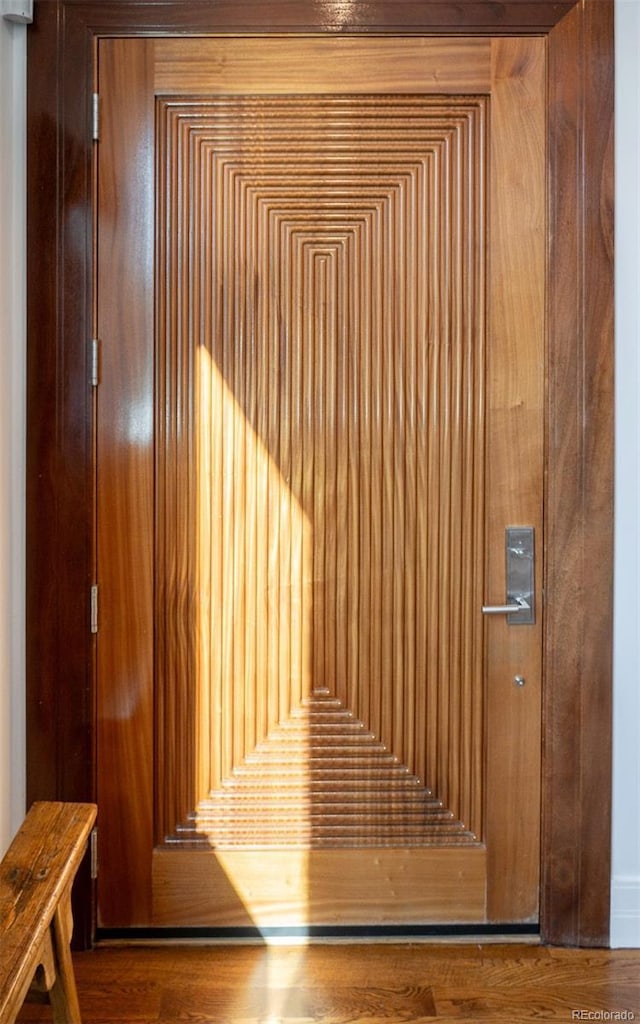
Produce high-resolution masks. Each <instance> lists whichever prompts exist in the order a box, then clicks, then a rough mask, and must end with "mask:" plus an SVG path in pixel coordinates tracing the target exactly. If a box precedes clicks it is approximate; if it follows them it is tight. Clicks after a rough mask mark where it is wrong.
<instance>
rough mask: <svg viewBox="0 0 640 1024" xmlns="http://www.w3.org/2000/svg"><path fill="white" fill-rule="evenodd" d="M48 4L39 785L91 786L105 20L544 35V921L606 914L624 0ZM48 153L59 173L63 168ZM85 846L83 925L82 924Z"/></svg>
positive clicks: (32, 103)
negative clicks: (97, 235)
mask: <svg viewBox="0 0 640 1024" xmlns="http://www.w3.org/2000/svg"><path fill="white" fill-rule="evenodd" d="M358 6H359V7H361V8H363V9H361V10H359V11H358V10H356V11H354V10H353V9H352V6H351V5H349V8H348V10H347V9H345V5H342V4H334V3H331V4H330V3H327V4H324V5H317V4H312V3H310V2H309V0H275V2H271V3H267V2H265V0H256V2H254V3H252V4H250V5H242V7H240V8H239V5H235V4H231V3H226V2H222V3H219V4H216V5H215V7H213V8H212V5H211V4H210V3H206V2H196V3H190V2H184V0H183V2H170V0H167V2H166V3H161V4H154V5H148V4H146V3H144V2H137V0H127V2H126V3H123V2H121V0H107V2H98V0H55V2H47V3H45V2H37V3H36V18H35V24H34V27H33V29H32V30H30V36H29V72H28V73H29V89H28V196H29V210H28V275H29V276H28V280H29V282H30V287H29V296H28V344H29V349H28V371H27V373H28V379H27V388H28V442H27V445H28V447H27V538H28V555H27V745H28V751H27V758H28V764H27V774H28V800H29V802H31V801H32V800H34V799H64V800H87V799H92V798H93V797H94V795H95V716H94V700H95V688H94V654H95V652H94V639H93V636H92V634H91V630H90V611H89V608H90V588H91V585H92V583H93V573H94V560H95V551H94V534H95V531H94V486H95V484H94V469H95V460H94V449H93V444H94V441H93V438H94V432H93V409H94V395H93V388H92V386H91V381H90V372H89V371H90V350H91V346H90V337H91V322H92V318H93V308H92V304H93V288H92V284H93V228H94V224H93V210H92V204H91V197H92V184H93V183H92V175H93V161H92V146H93V144H94V143H93V142H92V138H91V106H92V104H91V93H92V91H93V82H92V74H93V63H94V61H93V57H94V47H95V43H96V40H97V38H99V37H100V36H104V35H122V34H124V35H146V34H172V33H180V34H182V33H199V34H202V33H207V32H211V33H218V32H234V33H249V32H250V33H263V32H264V33H268V32H294V33H295V32H306V33H308V32H336V31H342V32H344V31H349V32H355V33H363V32H371V33H376V34H380V33H395V34H405V33H411V34H414V33H417V34H427V35H428V34H445V35H446V34H453V33H458V32H464V33H465V34H473V33H474V32H478V33H481V34H495V35H499V34H527V33H534V34H542V35H545V36H547V40H548V47H549V77H548V152H549V167H548V174H549V208H548V252H549V271H548V310H547V323H548V350H547V373H546V376H547V397H546V492H545V532H546V537H547V542H546V550H545V552H544V559H545V581H544V586H545V593H546V628H545V656H544V663H545V674H544V698H543V699H544V710H543V777H542V793H543V844H542V879H543V881H542V889H541V907H542V916H541V935H542V938H543V940H544V941H547V942H552V943H558V944H574V945H584V946H588V945H594V946H598V945H606V944H607V942H608V929H609V881H610V800H611V768H610V752H611V651H612V592H611V581H612V560H613V556H612V550H613V544H612V509H613V497H612V476H613V458H612V448H613V444H612V438H613V425H612V424H613V242H612V233H613V227H612V225H613V184H612V183H613V172H612V162H613V157H612V139H613V3H612V0H580V2H578V3H577V4H573V3H536V2H528V3H522V0H511V2H503V3H499V4H487V3H476V2H471V3H468V4H466V5H460V4H458V3H446V2H442V3H436V4H414V3H412V2H409V0H407V2H405V0H400V2H398V0H395V2H389V0H376V2H374V3H373V4H367V5H358ZM52 168H54V169H55V170H52ZM89 874H90V873H89V867H88V864H87V865H85V867H84V869H83V871H82V872H81V874H80V877H79V884H78V886H77V889H76V917H77V920H78V923H79V927H78V930H77V937H76V941H77V944H78V945H80V946H83V945H84V946H86V945H88V944H89V943H90V941H91V937H92V926H93V913H92V907H93V901H92V899H91V882H90V877H89Z"/></svg>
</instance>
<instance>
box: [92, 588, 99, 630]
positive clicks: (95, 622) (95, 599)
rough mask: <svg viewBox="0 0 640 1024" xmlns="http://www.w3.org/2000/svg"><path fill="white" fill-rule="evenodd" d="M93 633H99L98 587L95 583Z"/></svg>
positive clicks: (93, 589)
mask: <svg viewBox="0 0 640 1024" xmlns="http://www.w3.org/2000/svg"><path fill="white" fill-rule="evenodd" d="M91 632H92V633H97V632H98V585H97V583H94V585H93V586H92V588H91Z"/></svg>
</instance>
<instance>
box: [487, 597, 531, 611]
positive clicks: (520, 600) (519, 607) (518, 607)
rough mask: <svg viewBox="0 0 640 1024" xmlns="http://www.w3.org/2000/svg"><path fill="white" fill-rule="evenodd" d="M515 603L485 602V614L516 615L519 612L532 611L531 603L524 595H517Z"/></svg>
mask: <svg viewBox="0 0 640 1024" xmlns="http://www.w3.org/2000/svg"><path fill="white" fill-rule="evenodd" d="M514 602H515V603H514V604H483V606H482V614H483V615H516V614H517V613H518V612H528V611H531V605H530V604H529V602H528V601H525V599H524V597H515V598H514Z"/></svg>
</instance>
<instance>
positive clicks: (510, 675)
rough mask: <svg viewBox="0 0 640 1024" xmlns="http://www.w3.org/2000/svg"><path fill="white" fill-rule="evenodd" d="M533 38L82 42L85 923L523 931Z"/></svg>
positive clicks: (535, 327) (531, 459) (528, 772)
mask: <svg viewBox="0 0 640 1024" xmlns="http://www.w3.org/2000/svg"><path fill="white" fill-rule="evenodd" d="M544 55H545V47H544V42H543V40H540V39H500V40H498V39H495V40H491V39H476V40H466V39H456V40H452V39H433V40H428V39H413V38H412V39H409V38H407V39H402V38H397V39H394V38H389V39H375V38H372V39H367V40H364V39H354V38H341V39H333V38H328V37H322V38H319V37H310V38H289V39H287V38H269V39H266V38H250V39H248V38H243V39H236V38H232V37H227V38H216V39H192V40H185V39H155V40H151V39H149V40H123V39H119V40H102V41H101V42H100V43H99V56H98V81H99V95H100V122H101V127H100V142H99V144H98V174H97V181H98V188H97V279H96V280H97V322H98V327H99V337H100V346H101V349H100V383H99V389H98V399H97V427H96V459H97V461H96V465H97V553H98V571H99V593H100V602H99V605H100V623H99V634H98V647H97V650H98V666H97V667H98V799H99V806H100V832H99V835H100V881H99V922H100V924H101V925H103V926H104V927H122V926H128V925H158V926H182V925H209V926H220V927H223V928H229V927H234V926H244V925H251V926H257V927H260V928H264V927H268V926H285V927H291V926H297V925H301V926H305V927H306V926H315V925H335V924H339V925H347V926H348V925H359V924H364V925H377V924H391V925H394V924H395V925H403V924H420V923H454V922H516V921H517V922H531V921H535V920H536V919H537V912H538V887H539V850H538V847H539V824H540V822H539V819H540V800H539V784H540V780H539V765H540V665H541V628H540V622H541V617H542V609H541V607H540V602H539V601H538V607H537V609H536V611H537V615H536V623H535V624H534V625H527V626H513V625H509V624H508V623H507V621H506V619H505V618H504V617H502V618H500V617H492V618H491V620H483V617H482V612H481V608H482V605H483V603H485V602H486V601H489V602H491V603H502V602H503V601H504V594H505V579H504V571H505V570H504V560H505V558H504V535H505V528H506V527H507V526H513V525H530V526H533V527H534V528H535V529H536V540H537V549H538V551H542V538H541V535H540V530H541V507H542V468H543V450H542V394H543V363H544V356H543V353H544V258H545V219H544V210H545V200H544V167H545V152H544V144H545V142H544V140H545V123H544V78H545V74H544ZM539 578H540V574H539V566H538V581H539ZM539 592H540V587H539V586H538V587H537V593H539ZM516 676H520V677H523V678H524V679H525V680H526V683H525V685H524V686H516V685H514V678H515V677H516Z"/></svg>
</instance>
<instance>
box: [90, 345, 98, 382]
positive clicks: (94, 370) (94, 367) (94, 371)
mask: <svg viewBox="0 0 640 1024" xmlns="http://www.w3.org/2000/svg"><path fill="white" fill-rule="evenodd" d="M99 374H100V340H99V339H98V338H92V339H91V377H90V380H91V387H93V388H97V386H98V384H99V382H100V379H99Z"/></svg>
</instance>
